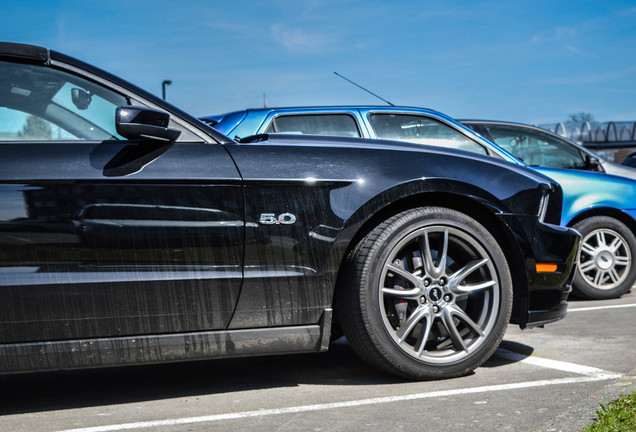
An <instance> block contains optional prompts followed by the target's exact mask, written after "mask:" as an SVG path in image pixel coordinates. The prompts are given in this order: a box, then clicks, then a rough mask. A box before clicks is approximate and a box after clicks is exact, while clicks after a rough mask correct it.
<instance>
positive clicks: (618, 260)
mask: <svg viewBox="0 0 636 432" xmlns="http://www.w3.org/2000/svg"><path fill="white" fill-rule="evenodd" d="M614 263H615V265H618V266H628V265H630V264H631V261H630V259H629V258H628V257H626V256H617V257H615V259H614Z"/></svg>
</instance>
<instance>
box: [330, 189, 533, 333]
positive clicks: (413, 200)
mask: <svg viewBox="0 0 636 432" xmlns="http://www.w3.org/2000/svg"><path fill="white" fill-rule="evenodd" d="M434 206H437V207H446V208H449V209H452V210H456V211H459V212H461V213H464V214H466V215H468V216H470V217H471V218H473V219H475V220H476V221H477V222H479V223H480V224H481V225H483V226H484V228H486V230H488V232H490V234H491V235H492V236H493V237H494V238H495V240H496V241H497V243H498V244H499V245H500V247H501V249H502V251H503V253H504V256H505V257H506V261H507V262H508V267H509V270H510V274H511V276H512V282H513V306H512V314H511V316H510V322H511V323H513V324H523V323H525V321H526V315H527V297H528V275H527V274H526V272H525V264H524V259H523V256H522V253H521V251H520V249H519V246H518V245H517V243H516V241H515V239H514V235H513V233H512V232H511V230H510V229H509V227H508V226H506V224H505V223H504V222H503V221H502V220H501V219H499V218H497V216H496V215H495V213H494V212H493V210H492V208H489V207H488V205H487V204H486V203H485V202H484V201H483V200H480V199H477V197H471V196H466V195H462V194H458V193H449V192H440V191H430V192H422V193H417V194H413V195H408V196H405V197H402V198H400V199H398V200H396V201H394V202H391V203H388V204H386V205H385V206H383V207H381V208H379V209H378V210H377V211H375V212H374V213H373V214H372V215H371V216H370V217H369V218H368V219H366V220H365V221H364V223H362V225H361V226H359V228H357V230H356V232H355V234H353V236H352V237H351V240H350V241H349V244H348V246H347V248H346V252H345V253H344V256H343V258H342V261H341V262H340V265H339V268H338V278H337V283H336V291H337V290H340V289H346V288H345V284H343V283H342V275H343V274H344V270H345V269H346V267H347V265H349V263H348V258H349V256H350V254H351V251H352V250H353V249H354V248H355V247H356V245H357V244H358V243H359V242H360V241H361V240H362V239H363V238H364V237H365V236H366V235H367V234H368V233H369V232H371V231H372V230H373V228H374V227H376V226H377V225H379V224H380V223H382V222H383V221H384V220H386V219H388V218H390V217H392V216H394V215H396V214H398V213H401V212H403V211H406V210H409V209H412V208H416V207H434ZM513 269H524V271H522V272H519V271H513ZM335 297H336V293H334V299H335ZM334 310H335V312H336V318H337V312H338V311H337V310H336V306H335V303H334Z"/></svg>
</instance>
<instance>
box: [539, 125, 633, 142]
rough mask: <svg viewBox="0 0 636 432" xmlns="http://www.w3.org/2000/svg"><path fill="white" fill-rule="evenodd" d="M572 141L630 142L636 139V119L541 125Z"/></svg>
mask: <svg viewBox="0 0 636 432" xmlns="http://www.w3.org/2000/svg"><path fill="white" fill-rule="evenodd" d="M539 127H540V128H542V129H546V130H549V131H550V132H553V133H556V134H558V135H561V136H563V137H566V138H568V139H571V140H572V141H576V142H579V143H617V144H619V143H628V142H634V141H636V121H616V122H615V121H609V122H603V123H597V122H593V123H590V122H585V123H583V124H579V125H577V124H574V123H572V122H565V123H549V124H542V125H539Z"/></svg>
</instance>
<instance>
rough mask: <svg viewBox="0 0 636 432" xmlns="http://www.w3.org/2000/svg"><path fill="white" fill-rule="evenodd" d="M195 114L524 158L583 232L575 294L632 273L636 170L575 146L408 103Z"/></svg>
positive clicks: (221, 126)
mask: <svg viewBox="0 0 636 432" xmlns="http://www.w3.org/2000/svg"><path fill="white" fill-rule="evenodd" d="M201 120H203V121H205V122H206V123H208V124H209V125H211V126H213V127H214V128H215V129H216V130H218V131H220V132H222V133H223V134H225V135H227V136H230V137H233V138H234V139H237V140H240V139H243V138H246V137H249V136H252V135H257V134H271V133H283V134H312V135H335V136H349V137H363V138H371V139H392V140H401V141H409V142H415V143H419V144H425V145H433V146H443V147H452V148H456V149H461V150H466V151H471V152H475V153H481V154H486V155H490V156H494V157H499V158H503V159H505V160H507V161H509V162H512V163H516V164H520V165H530V166H531V167H532V168H534V169H536V170H537V171H540V172H542V173H544V174H546V175H548V176H550V177H552V178H553V179H555V180H556V181H558V182H559V183H560V184H561V186H562V187H563V193H564V201H563V214H562V219H561V223H562V225H565V226H569V227H574V228H576V229H577V230H578V231H579V232H580V233H581V234H582V236H583V241H582V247H581V250H580V252H579V255H578V258H577V259H578V266H577V267H578V270H577V271H576V274H575V278H574V287H573V290H574V292H575V294H576V295H578V296H579V297H583V298H589V299H607V298H616V297H620V296H621V295H623V294H624V293H626V292H627V291H629V290H630V289H631V287H632V285H633V284H634V282H635V281H636V264H635V262H634V256H635V255H636V237H635V235H634V233H636V180H634V176H633V173H634V172H635V171H634V170H632V169H631V168H628V167H621V166H619V165H616V164H610V163H607V162H605V161H602V160H601V159H600V158H596V157H595V156H594V154H593V153H590V152H589V151H588V150H585V149H583V150H581V149H579V148H577V147H578V146H575V147H571V146H570V147H568V146H566V145H565V144H563V145H561V144H557V145H555V146H553V147H551V148H550V150H549V151H548V152H547V153H546V154H542V147H541V145H539V144H538V143H537V142H535V141H536V140H535V141H533V140H531V139H529V138H527V137H526V138H525V140H523V138H520V136H521V135H519V136H517V141H514V140H513V139H511V138H510V137H508V141H507V142H503V141H504V140H505V139H506V138H502V137H501V136H495V137H493V136H491V135H489V133H488V130H487V129H486V130H485V131H484V130H483V128H480V127H479V126H480V124H487V125H489V126H493V125H494V124H495V122H485V121H466V124H467V125H469V126H470V127H471V128H476V129H477V130H478V131H479V132H481V134H479V133H475V131H474V130H472V129H471V128H469V127H467V126H466V125H462V124H461V123H459V122H457V121H456V120H454V119H452V118H450V117H448V116H446V115H444V114H441V113H439V112H436V111H433V110H428V109H423V108H413V107H393V106H364V107H360V106H355V107H354V106H350V107H342V106H340V107H291V108H262V109H247V110H241V111H235V112H230V113H226V114H221V115H214V116H208V117H203V118H202V119H201ZM499 123H500V122H499ZM507 125H509V124H507ZM519 126H522V125H519ZM495 135H496V134H495ZM546 135H547V133H546ZM486 137H489V138H491V139H492V140H493V141H494V143H493V141H491V140H489V139H487V138H486ZM500 138H501V139H500ZM557 150H558V151H557ZM522 159H523V160H525V161H527V162H528V163H526V162H524V161H522ZM610 173H612V174H610ZM630 177H631V178H630Z"/></svg>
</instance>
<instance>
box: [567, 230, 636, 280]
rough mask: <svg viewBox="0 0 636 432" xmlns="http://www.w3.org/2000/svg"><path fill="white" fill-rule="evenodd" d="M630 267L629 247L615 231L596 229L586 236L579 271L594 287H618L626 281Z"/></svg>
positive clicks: (580, 256)
mask: <svg viewBox="0 0 636 432" xmlns="http://www.w3.org/2000/svg"><path fill="white" fill-rule="evenodd" d="M631 268H632V256H631V251H630V248H629V247H628V245H627V241H626V240H625V239H624V238H623V237H622V236H621V235H620V234H619V233H617V232H616V231H613V230H610V229H596V230H594V231H591V232H590V233H589V234H587V235H586V236H585V237H584V238H583V241H582V243H581V251H580V253H579V266H578V271H579V273H580V275H581V276H582V277H583V278H584V279H585V280H586V282H587V283H588V284H590V285H592V286H593V287H594V288H596V289H599V290H610V289H613V288H616V287H617V286H619V285H620V284H621V283H623V282H624V281H625V279H626V278H627V277H628V275H629V273H630V270H631Z"/></svg>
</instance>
